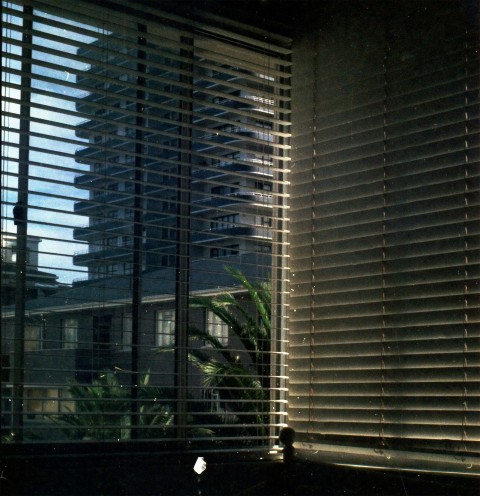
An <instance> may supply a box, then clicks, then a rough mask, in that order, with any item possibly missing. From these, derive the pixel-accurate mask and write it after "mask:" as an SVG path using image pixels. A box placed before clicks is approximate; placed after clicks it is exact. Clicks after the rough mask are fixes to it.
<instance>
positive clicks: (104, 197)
mask: <svg viewBox="0 0 480 496" xmlns="http://www.w3.org/2000/svg"><path fill="white" fill-rule="evenodd" d="M105 203H108V204H115V205H116V206H121V207H131V206H133V192H130V191H105V192H101V193H99V194H96V195H95V197H94V198H92V199H91V200H80V201H78V202H75V205H74V207H73V210H74V212H75V213H78V214H81V215H90V216H92V215H93V210H95V209H98V208H99V207H100V208H101V209H103V208H104V206H103V204H105ZM87 211H88V214H87Z"/></svg>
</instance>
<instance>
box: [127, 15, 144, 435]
mask: <svg viewBox="0 0 480 496" xmlns="http://www.w3.org/2000/svg"><path fill="white" fill-rule="evenodd" d="M138 31H139V32H140V33H142V34H141V35H140V36H139V37H138V40H137V42H138V45H139V46H140V47H141V46H145V45H146V43H147V40H146V38H145V36H143V33H146V32H147V27H146V26H145V25H144V24H139V25H138ZM145 58H146V52H145V50H142V49H140V48H139V49H138V53H137V59H138V62H137V74H138V75H137V91H136V99H137V104H136V118H135V125H136V128H137V129H136V131H135V175H134V177H135V197H134V214H133V254H132V258H133V264H132V265H133V267H132V364H131V400H132V403H131V410H130V413H131V437H132V438H133V439H135V438H137V437H138V430H137V428H136V427H137V426H138V411H139V408H138V345H139V336H140V321H141V305H142V270H143V246H142V245H143V211H144V199H143V193H144V187H143V180H144V172H143V166H144V161H143V156H142V154H143V144H142V139H143V135H144V133H143V130H142V128H143V127H144V125H145V118H144V115H143V114H144V112H145V103H144V102H145V89H144V88H145V86H146V78H145V72H146V65H145V62H144V61H145Z"/></svg>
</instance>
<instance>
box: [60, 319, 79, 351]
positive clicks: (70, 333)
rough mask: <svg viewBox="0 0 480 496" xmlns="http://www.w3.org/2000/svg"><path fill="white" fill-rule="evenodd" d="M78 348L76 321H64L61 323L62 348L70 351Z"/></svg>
mask: <svg viewBox="0 0 480 496" xmlns="http://www.w3.org/2000/svg"><path fill="white" fill-rule="evenodd" d="M77 346H78V320H77V319H64V320H63V321H62V348H66V349H72V348H77Z"/></svg>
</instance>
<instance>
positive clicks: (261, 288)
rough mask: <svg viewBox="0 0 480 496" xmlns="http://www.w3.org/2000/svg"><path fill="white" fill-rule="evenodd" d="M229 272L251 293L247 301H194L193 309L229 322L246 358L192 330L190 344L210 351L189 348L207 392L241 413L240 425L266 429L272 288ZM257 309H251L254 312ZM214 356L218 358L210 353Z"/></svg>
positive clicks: (230, 297)
mask: <svg viewBox="0 0 480 496" xmlns="http://www.w3.org/2000/svg"><path fill="white" fill-rule="evenodd" d="M226 270H227V271H228V273H229V274H230V275H232V276H233V277H234V278H235V279H236V280H237V281H238V282H240V284H241V286H242V287H243V288H244V289H245V290H246V292H247V293H248V298H247V299H238V298H235V297H234V296H233V295H232V294H230V293H221V294H218V295H215V296H212V297H193V298H191V305H192V306H193V307H200V308H205V309H206V310H209V311H211V312H213V313H214V314H215V315H217V316H218V317H219V318H220V319H221V320H222V321H223V322H225V323H226V324H227V325H228V326H229V328H230V330H231V331H233V333H234V334H235V335H236V336H237V337H238V338H239V340H240V341H241V343H242V344H243V347H244V348H245V353H241V352H236V351H231V350H229V349H228V348H227V347H226V346H224V345H223V344H222V343H221V342H220V341H219V340H218V339H216V338H215V337H213V336H211V335H210V334H208V333H207V332H205V331H203V330H199V329H195V328H193V329H190V330H189V331H190V340H191V341H192V342H194V341H204V342H206V343H208V344H209V345H210V349H202V348H194V347H192V348H191V349H190V353H189V359H190V361H191V363H193V364H194V365H196V366H197V367H198V368H199V369H200V370H201V371H202V372H203V384H204V387H205V388H209V389H216V390H218V391H219V393H220V395H221V397H222V399H223V400H226V404H227V405H228V409H229V410H230V411H232V412H239V413H240V412H242V413H243V415H241V417H239V420H240V422H242V423H251V424H265V423H266V422H267V418H266V415H267V413H268V398H269V375H270V354H269V351H270V338H271V287H270V284H268V283H265V282H262V283H259V284H253V283H251V282H250V281H248V280H247V278H246V277H245V276H244V275H243V273H242V272H241V271H239V270H238V269H234V268H231V267H227V268H226ZM252 306H253V308H252ZM212 351H214V352H215V353H212Z"/></svg>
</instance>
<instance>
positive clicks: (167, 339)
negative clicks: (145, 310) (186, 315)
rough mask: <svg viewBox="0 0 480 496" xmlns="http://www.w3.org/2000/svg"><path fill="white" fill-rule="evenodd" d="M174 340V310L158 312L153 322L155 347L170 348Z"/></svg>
mask: <svg viewBox="0 0 480 496" xmlns="http://www.w3.org/2000/svg"><path fill="white" fill-rule="evenodd" d="M174 339H175V310H158V311H157V314H156V322H155V346H172V345H173V344H174Z"/></svg>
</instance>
